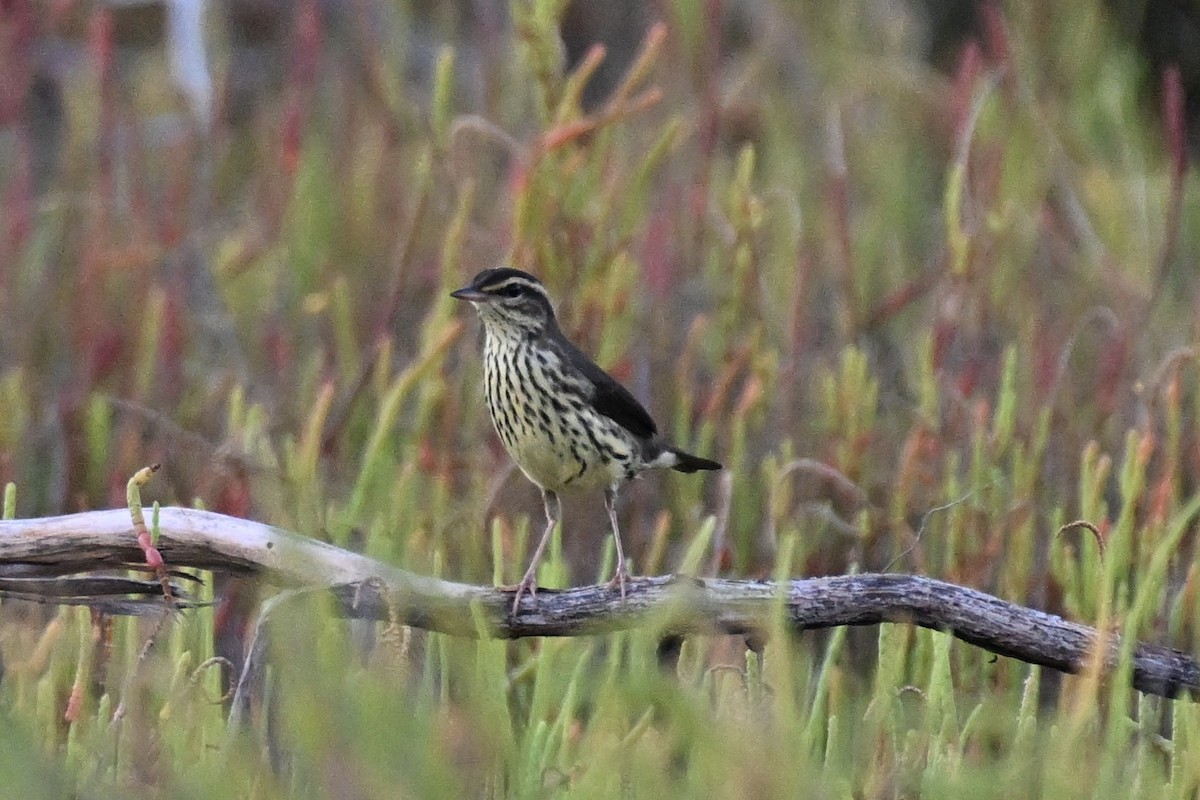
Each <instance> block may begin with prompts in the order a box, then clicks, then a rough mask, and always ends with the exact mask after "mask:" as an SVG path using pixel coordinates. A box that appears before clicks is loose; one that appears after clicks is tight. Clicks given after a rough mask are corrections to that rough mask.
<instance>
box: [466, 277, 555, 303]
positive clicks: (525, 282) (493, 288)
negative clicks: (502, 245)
mask: <svg viewBox="0 0 1200 800" xmlns="http://www.w3.org/2000/svg"><path fill="white" fill-rule="evenodd" d="M514 284H515V285H518V286H525V287H528V288H530V289H533V290H535V291H536V292H538V293H539V294H540V295H541V296H542V297H544V298H546V299H547V300H549V299H550V295H549V294H548V293H547V292H546V288H545V287H544V286H542V285H541V284H540V283H534V282H533V281H531V280H529V279H528V278H522V277H520V276H518V275H513V276H510V277H508V278H505V279H504V280H502V281H500V282H499V283H487V284H484V285H483V286H481V287H480V290H481V291H484V292H498V291H500V290H501V289H504V288H505V287H508V286H512V285H514Z"/></svg>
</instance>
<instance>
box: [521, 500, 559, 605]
mask: <svg viewBox="0 0 1200 800" xmlns="http://www.w3.org/2000/svg"><path fill="white" fill-rule="evenodd" d="M542 503H543V504H544V505H545V506H546V531H545V532H544V533H543V534H542V540H541V541H540V542H538V546H537V549H536V550H534V551H533V559H532V560H531V561H530V562H529V569H527V570H525V577H524V578H521V582H520V583H518V584H517V587H516V589H517V595H516V597H514V598H513V605H512V610H513V614H516V613H517V607H518V606H520V605H521V595H523V594H525V593H526V592H528V593H529V596H530V597H536V596H537V565H538V561H541V559H542V553H543V552H544V551H545V550H546V545H547V544H549V542H550V535H551V534H553V533H554V526H555V525H557V524H558V520H559V518H560V517H561V516H562V503H560V502H559V500H558V495H557V494H555V493H554V492H552V491H550V490H549V489H542Z"/></svg>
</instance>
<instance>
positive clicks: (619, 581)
mask: <svg viewBox="0 0 1200 800" xmlns="http://www.w3.org/2000/svg"><path fill="white" fill-rule="evenodd" d="M628 581H629V568H628V567H626V566H625V564H624V563H622V564H620V565H618V566H617V571H616V572H615V573H613V576H612V580H610V581H609V582H608V588H609V589H612V588H614V587H617V588H619V589H620V590H621V599H622V600H624V599H625V584H626V583H627V582H628Z"/></svg>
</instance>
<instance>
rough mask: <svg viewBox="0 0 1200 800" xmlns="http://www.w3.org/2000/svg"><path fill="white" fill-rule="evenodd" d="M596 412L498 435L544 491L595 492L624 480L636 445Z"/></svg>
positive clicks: (539, 421)
mask: <svg viewBox="0 0 1200 800" xmlns="http://www.w3.org/2000/svg"><path fill="white" fill-rule="evenodd" d="M608 422H609V421H608V420H607V418H605V417H601V416H600V415H598V414H587V415H580V416H578V417H576V418H572V419H569V420H557V419H556V420H555V421H554V423H552V424H550V425H546V424H544V420H542V419H536V420H534V421H533V423H532V424H528V425H524V424H521V422H520V421H518V423H517V424H516V426H515V435H508V436H506V435H505V434H504V433H503V432H500V425H499V424H497V431H498V432H500V438H501V440H502V441H503V442H504V445H505V448H506V449H507V450H508V453H509V455H511V456H512V458H513V460H514V461H516V462H517V466H518V467H520V468H521V471H522V472H524V473H525V476H526V477H528V478H529V479H530V480H531V481H533V482H534V483H536V484H537V485H538V486H541V487H542V488H544V489H550V490H552V491H556V492H558V491H563V490H565V489H596V488H601V487H608V486H613V485H615V484H617V483H620V482H621V481H622V480H624V479H625V477H626V475H627V472H628V469H627V466H628V465H629V463H630V462H631V460H632V454H633V443H632V442H631V441H628V440H627V437H624V436H621V435H620V431H615V430H610V425H609V424H606V423H608Z"/></svg>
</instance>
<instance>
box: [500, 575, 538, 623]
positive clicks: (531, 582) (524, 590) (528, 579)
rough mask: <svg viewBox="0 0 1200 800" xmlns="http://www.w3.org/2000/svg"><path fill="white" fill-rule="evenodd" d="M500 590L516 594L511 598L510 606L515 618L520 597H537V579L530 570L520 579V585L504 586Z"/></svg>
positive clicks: (519, 605) (519, 604)
mask: <svg viewBox="0 0 1200 800" xmlns="http://www.w3.org/2000/svg"><path fill="white" fill-rule="evenodd" d="M501 588H503V589H505V590H509V591H514V592H516V594H515V595H514V596H513V604H512V613H513V616H516V614H517V610H518V609H520V607H521V596H522V595H525V594H528V595H529V596H530V597H532V598H536V597H537V577H536V576H535V574H534V572H533V570H532V569H531V570H530V571H529V572H526V573H525V577H524V578H522V579H521V582H520V583H518V584H516V585H515V586H504V587H501Z"/></svg>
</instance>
